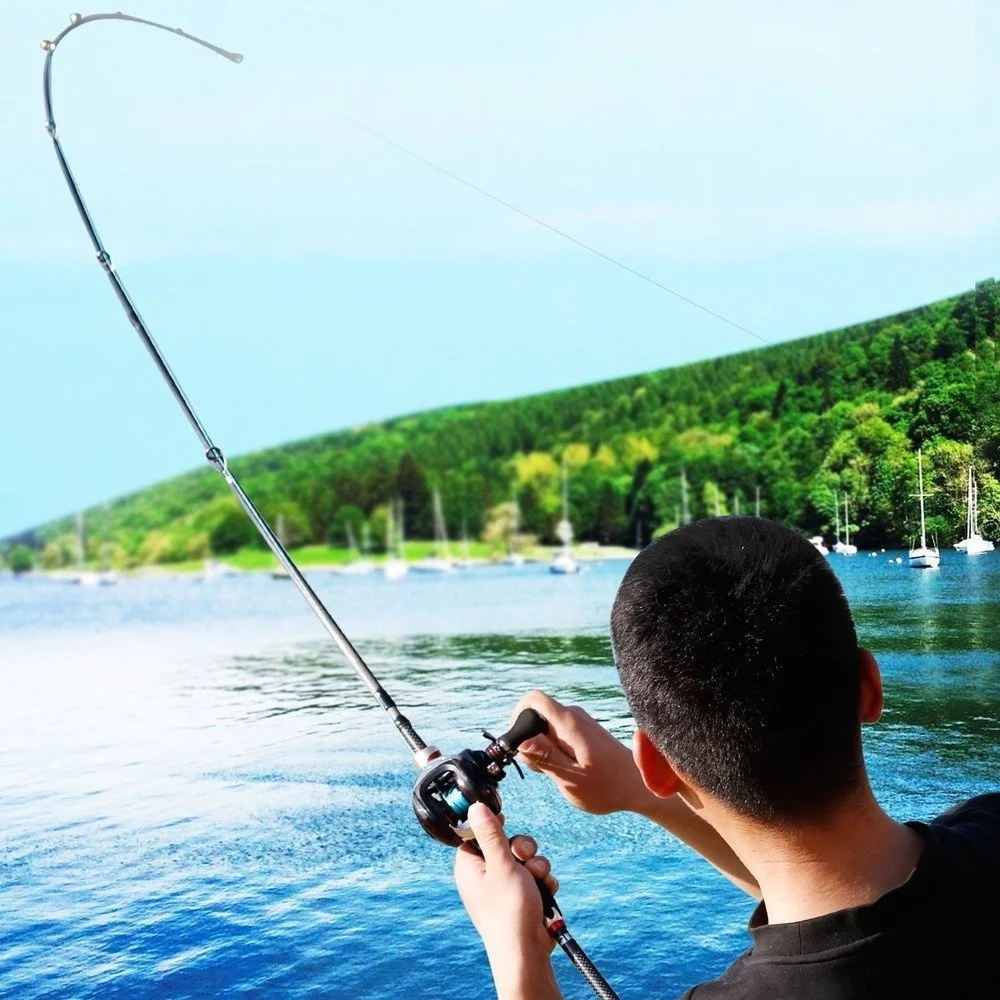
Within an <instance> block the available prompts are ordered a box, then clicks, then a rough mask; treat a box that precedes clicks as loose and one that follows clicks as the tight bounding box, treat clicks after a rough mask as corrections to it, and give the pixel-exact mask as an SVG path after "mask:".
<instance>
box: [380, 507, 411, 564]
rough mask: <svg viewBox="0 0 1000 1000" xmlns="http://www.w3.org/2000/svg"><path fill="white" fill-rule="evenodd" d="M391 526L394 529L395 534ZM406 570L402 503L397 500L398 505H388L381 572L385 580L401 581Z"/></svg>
mask: <svg viewBox="0 0 1000 1000" xmlns="http://www.w3.org/2000/svg"><path fill="white" fill-rule="evenodd" d="M397 506H398V508H399V509H398V513H397ZM393 525H395V527H396V530H395V532H394V531H393ZM394 535H395V537H394ZM408 569H409V566H408V565H407V563H406V558H405V556H404V552H403V501H402V500H399V501H398V505H397V503H396V502H393V503H390V504H389V511H388V514H387V516H386V519H385V563H383V565H382V572H383V573H384V574H385V578H386V579H387V580H401V579H402V578H403V577H404V576H406V573H407V571H408Z"/></svg>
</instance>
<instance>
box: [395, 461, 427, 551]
mask: <svg viewBox="0 0 1000 1000" xmlns="http://www.w3.org/2000/svg"><path fill="white" fill-rule="evenodd" d="M396 493H397V494H398V495H399V497H400V499H401V500H402V501H403V524H404V525H405V530H406V534H407V535H408V536H410V537H411V538H432V537H433V535H434V531H433V528H432V524H431V491H430V489H429V488H428V486H427V478H426V476H424V474H423V472H422V471H421V469H420V466H419V465H418V464H417V460H416V459H415V458H414V457H413V454H412V453H411V452H405V453H404V454H403V456H402V458H400V460H399V466H398V467H397V469H396Z"/></svg>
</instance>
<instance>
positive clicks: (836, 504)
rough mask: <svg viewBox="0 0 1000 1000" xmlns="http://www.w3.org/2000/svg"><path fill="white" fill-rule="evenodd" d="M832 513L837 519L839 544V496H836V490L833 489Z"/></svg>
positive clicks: (838, 539) (838, 540)
mask: <svg viewBox="0 0 1000 1000" xmlns="http://www.w3.org/2000/svg"><path fill="white" fill-rule="evenodd" d="M833 515H834V517H835V518H836V520H837V529H836V532H837V544H838V545H839V544H840V497H838V496H837V491H836V490H834V491H833Z"/></svg>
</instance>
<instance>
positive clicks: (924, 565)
mask: <svg viewBox="0 0 1000 1000" xmlns="http://www.w3.org/2000/svg"><path fill="white" fill-rule="evenodd" d="M917 474H918V476H919V482H920V547H919V548H911V549H910V568H911V569H937V568H938V566H940V565H941V553H940V551H939V550H938V547H937V546H936V545H935V546H934V548H928V546H927V519H926V517H925V515H924V460H923V455H922V453H921V451H920V450H919V449H918V451H917Z"/></svg>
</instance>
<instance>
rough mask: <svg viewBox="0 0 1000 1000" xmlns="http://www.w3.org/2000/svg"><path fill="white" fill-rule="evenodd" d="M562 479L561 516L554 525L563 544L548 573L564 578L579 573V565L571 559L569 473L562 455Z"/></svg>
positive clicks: (571, 536) (571, 532) (571, 525)
mask: <svg viewBox="0 0 1000 1000" xmlns="http://www.w3.org/2000/svg"><path fill="white" fill-rule="evenodd" d="M562 479H563V489H562V493H563V516H562V520H561V521H560V522H559V524H557V525H556V535H557V536H558V537H559V540H560V541H561V542H562V543H563V547H562V550H561V551H559V552H557V553H556V555H555V557H554V558H553V559H552V562H550V563H549V572H550V573H557V574H559V575H560V576H566V575H568V574H570V573H579V572H580V564H579V563H578V562H577V561H576V559H574V558H573V550H572V542H573V524H572V522H571V521H570V519H569V471H568V469H567V466H566V456H565V455H563V463H562Z"/></svg>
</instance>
